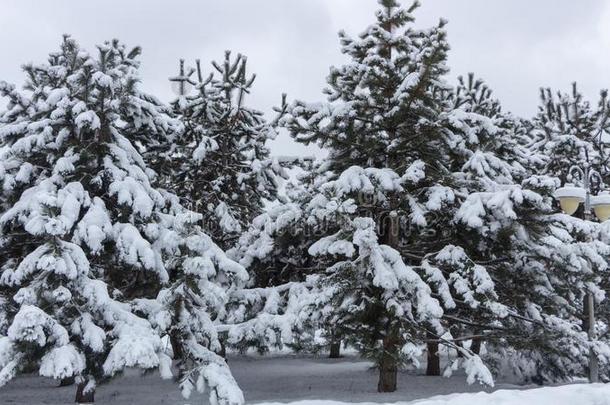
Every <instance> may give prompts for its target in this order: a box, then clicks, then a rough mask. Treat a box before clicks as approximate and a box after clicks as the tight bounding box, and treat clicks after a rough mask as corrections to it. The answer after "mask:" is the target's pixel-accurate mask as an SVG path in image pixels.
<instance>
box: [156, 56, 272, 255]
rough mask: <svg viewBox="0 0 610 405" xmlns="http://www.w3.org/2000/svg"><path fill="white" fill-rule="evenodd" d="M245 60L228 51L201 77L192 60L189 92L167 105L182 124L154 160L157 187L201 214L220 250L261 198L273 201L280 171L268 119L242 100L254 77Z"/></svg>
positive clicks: (247, 220)
mask: <svg viewBox="0 0 610 405" xmlns="http://www.w3.org/2000/svg"><path fill="white" fill-rule="evenodd" d="M246 62H247V59H246V57H245V56H242V55H240V54H238V55H237V57H235V58H231V53H230V52H229V51H227V52H226V53H225V59H224V61H223V62H222V63H217V62H212V66H213V68H214V72H213V73H211V74H210V75H209V76H208V77H207V78H204V76H203V72H202V69H201V66H200V63H199V61H197V68H196V72H197V81H194V83H196V86H195V87H196V91H195V94H194V95H193V96H188V95H186V96H180V97H178V99H177V100H175V101H174V103H173V108H174V111H175V113H176V114H177V115H178V116H179V117H180V119H181V120H182V122H183V123H184V128H183V130H182V131H180V132H179V133H178V134H177V135H176V136H175V137H170V138H168V139H167V143H166V145H165V147H164V149H165V150H164V152H163V153H162V155H163V158H160V159H159V158H158V157H156V158H155V159H156V160H157V162H156V163H157V164H156V165H155V166H156V167H157V169H158V171H159V173H160V174H161V181H162V184H163V185H164V187H166V188H168V189H169V190H171V191H172V192H174V193H175V194H177V195H178V196H179V197H180V198H181V201H182V203H183V205H185V206H188V207H190V208H191V209H193V210H195V211H197V212H200V213H202V214H203V219H202V223H203V226H204V229H205V230H206V232H207V233H208V234H209V235H210V236H211V237H212V238H213V240H214V241H215V242H216V243H217V244H218V245H219V246H221V247H222V248H225V249H226V248H229V247H231V246H232V245H233V244H234V243H235V242H236V240H237V238H238V237H239V235H240V233H241V232H242V231H243V230H245V228H246V227H247V225H248V224H249V223H250V221H251V220H252V219H253V218H254V217H255V216H257V215H258V214H260V213H261V212H262V208H263V203H264V201H265V200H274V199H275V198H276V192H277V186H278V183H277V176H278V175H281V174H282V169H281V167H280V166H279V164H278V163H277V161H275V160H274V159H272V158H271V157H270V156H269V149H268V148H267V146H266V142H267V141H268V140H270V139H273V138H274V137H275V135H276V133H275V129H274V127H273V126H274V125H273V123H268V122H266V121H265V119H264V117H263V113H262V112H260V111H257V110H255V109H253V108H251V107H248V106H247V105H246V103H245V98H246V95H247V94H249V93H250V91H251V89H252V85H253V83H254V79H255V77H256V76H255V75H251V76H248V74H247V71H246ZM186 78H187V77H185V75H184V74H183V79H186ZM189 80H190V79H189ZM155 153H157V151H155Z"/></svg>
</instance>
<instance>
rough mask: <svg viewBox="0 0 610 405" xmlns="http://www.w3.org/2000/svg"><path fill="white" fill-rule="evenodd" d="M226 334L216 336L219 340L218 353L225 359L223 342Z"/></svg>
mask: <svg viewBox="0 0 610 405" xmlns="http://www.w3.org/2000/svg"><path fill="white" fill-rule="evenodd" d="M225 339H226V336H224V335H221V336H218V341H219V342H220V353H218V354H219V355H220V356H222V358H223V359H225V361H226V360H227V344H226V342H225Z"/></svg>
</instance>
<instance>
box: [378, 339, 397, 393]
mask: <svg viewBox="0 0 610 405" xmlns="http://www.w3.org/2000/svg"><path fill="white" fill-rule="evenodd" d="M397 359H398V341H397V338H396V336H395V334H394V333H393V332H391V331H388V335H387V336H385V337H384V338H383V353H382V355H381V359H380V360H379V383H378V384H377V391H378V392H394V391H396V377H397V375H398V362H397Z"/></svg>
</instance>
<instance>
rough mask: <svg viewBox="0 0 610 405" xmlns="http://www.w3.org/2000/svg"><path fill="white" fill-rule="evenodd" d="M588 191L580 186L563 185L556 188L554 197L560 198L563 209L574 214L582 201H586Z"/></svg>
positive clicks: (569, 213)
mask: <svg viewBox="0 0 610 405" xmlns="http://www.w3.org/2000/svg"><path fill="white" fill-rule="evenodd" d="M586 196H587V192H586V191H585V189H583V188H580V187H570V186H568V187H561V188H558V189H557V190H555V194H554V197H555V198H556V199H557V200H559V205H560V206H561V210H562V211H563V212H564V213H566V214H568V215H572V214H574V213H575V212H576V210H577V209H578V206H579V205H580V203H582V202H584V201H585V198H586Z"/></svg>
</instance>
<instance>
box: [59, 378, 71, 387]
mask: <svg viewBox="0 0 610 405" xmlns="http://www.w3.org/2000/svg"><path fill="white" fill-rule="evenodd" d="M73 384H74V377H66V378H62V379H61V381H60V382H59V386H60V387H68V386H70V385H73Z"/></svg>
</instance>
